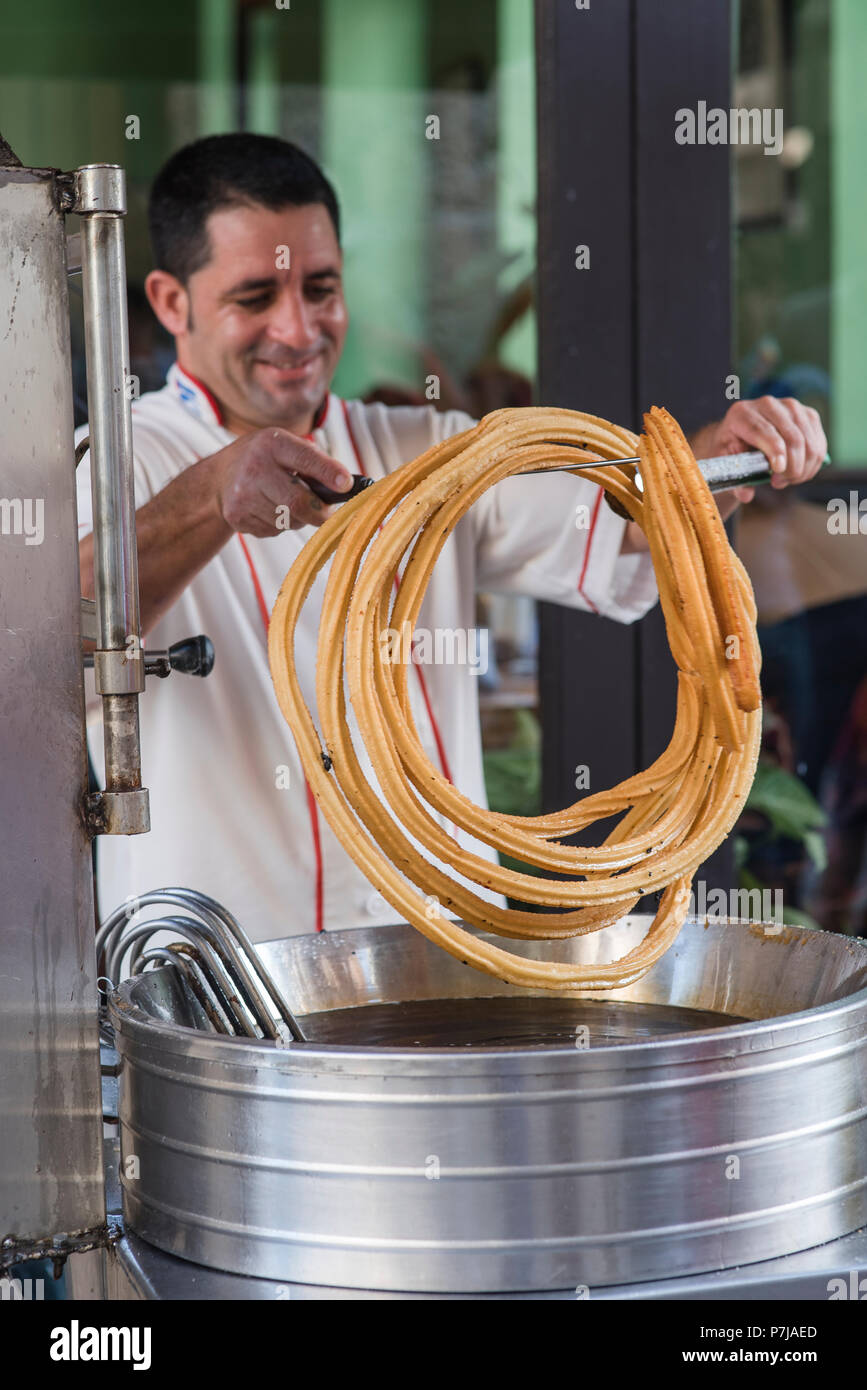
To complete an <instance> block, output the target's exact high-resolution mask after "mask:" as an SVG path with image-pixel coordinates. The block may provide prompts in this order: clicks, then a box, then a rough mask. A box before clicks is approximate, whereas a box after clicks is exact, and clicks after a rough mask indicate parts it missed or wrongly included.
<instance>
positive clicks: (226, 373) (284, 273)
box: [176, 203, 348, 433]
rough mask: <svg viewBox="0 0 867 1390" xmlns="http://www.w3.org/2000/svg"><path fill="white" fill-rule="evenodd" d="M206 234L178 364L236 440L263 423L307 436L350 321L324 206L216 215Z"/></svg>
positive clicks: (254, 207)
mask: <svg viewBox="0 0 867 1390" xmlns="http://www.w3.org/2000/svg"><path fill="white" fill-rule="evenodd" d="M207 231H208V240H209V244H210V251H211V254H210V259H209V260H208V263H207V265H205V266H203V267H202V269H201V270H197V271H195V273H194V274H193V275H191V276H190V279H189V282H188V284H187V293H188V295H189V301H190V306H189V307H190V316H189V320H188V323H187V330H186V331H185V332H181V333H177V334H176V337H177V342H178V360H179V361H180V363H181V366H182V367H186V368H187V369H188V370H189V371H190V372H191V373H192V374H193V376H196V377H198V378H199V379H200V380H201V381H202V382H203V383H204V384H205V385H206V386H207V387H208V388H209V390H210V391H211V392H212V393H213V394H214V395H215V396H216V398H217V400H218V401H219V403H220V405H221V406H222V408H223V413H224V416H225V419H226V424H227V426H228V428H230V429H233V430H234V431H235V433H241V432H242V431H243V429H245V428H246V429H251V428H254V429H256V428H261V427H263V426H266V425H279V426H281V427H282V428H284V429H290V430H294V431H295V432H296V433H306V432H307V431H308V430H309V429H310V426H311V423H312V419H313V416H314V414H315V412H316V409H317V407H318V406H319V405H320V404H321V403H322V401H323V399H324V397H325V394H326V392H327V390H328V388H329V385H330V383H331V380H332V377H333V376H334V372H335V370H336V368H337V363H338V361H339V359H340V353H341V351H342V348H343V343H344V339H345V337H346V329H347V324H348V315H347V312H346V304H345V302H344V298H343V286H342V281H341V270H342V258H341V254H340V247H339V245H338V243H337V237H336V235H335V232H334V226H333V224H332V221H331V218H330V216H329V214H328V211H327V209H326V208H325V206H324V205H323V204H322V203H310V204H308V205H306V206H304V207H286V208H283V209H281V210H280V211H278V212H272V211H271V210H270V209H268V208H265V207H262V206H261V205H260V204H255V205H244V206H241V207H230V208H222V209H220V211H218V212H215V213H212V214H211V216H210V217H209V218H208V222H207ZM286 248H288V254H287V249H286ZM287 261H288V269H287V268H286V263H287Z"/></svg>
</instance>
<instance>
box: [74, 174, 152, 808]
mask: <svg viewBox="0 0 867 1390" xmlns="http://www.w3.org/2000/svg"><path fill="white" fill-rule="evenodd" d="M74 179H75V194H74V202H73V206H72V208H71V211H73V212H76V213H78V215H79V217H80V218H81V271H82V291H83V298H84V327H85V356H86V362H87V406H88V415H89V423H88V429H89V432H90V470H91V485H92V491H93V537H94V549H93V567H94V593H95V599H96V622H97V634H98V635H97V644H96V651H95V652H94V676H95V681H96V689H97V691H98V692H99V694H100V695H101V696H102V702H103V728H104V740H105V791H104V792H100V793H97V794H96V795H95V797H93V798H92V799H91V811H92V819H93V828H94V829H95V830H96V831H97V832H98V833H102V834H109V835H136V834H141V833H142V832H143V831H146V830H149V829H150V814H149V808H148V793H147V790H146V789H145V788H144V787H142V785H141V744H140V739H139V710H138V696H139V693H140V692H141V691H143V690H144V688H145V673H144V659H143V655H142V647H141V619H140V616H139V592H138V552H137V550H136V536H135V490H134V484H133V463H132V416H131V413H130V402H129V395H128V362H129V334H128V330H127V311H126V265H125V260H124V241H123V218H124V216H125V214H126V187H125V179H124V173H123V170H122V169H121V168H119V167H118V166H117V165H115V164H88V165H84V166H83V167H82V168H80V169H77V170H76V172H75V176H74Z"/></svg>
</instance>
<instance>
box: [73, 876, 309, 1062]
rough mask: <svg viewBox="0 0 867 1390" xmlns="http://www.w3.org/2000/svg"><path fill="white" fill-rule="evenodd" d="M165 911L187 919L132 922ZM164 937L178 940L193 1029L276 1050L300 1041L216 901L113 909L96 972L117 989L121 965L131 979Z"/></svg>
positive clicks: (258, 962) (160, 893) (154, 900)
mask: <svg viewBox="0 0 867 1390" xmlns="http://www.w3.org/2000/svg"><path fill="white" fill-rule="evenodd" d="M166 906H168V907H183V908H186V909H187V914H188V915H185V916H183V917H177V916H172V917H168V918H163V917H159V918H157V919H156V920H154V919H153V917H151V919H150V920H148V921H140V922H136V918H137V917H139V916H140V914H141V913H142V912H149V911H152V909H153V908H155V907H166ZM190 914H191V915H190ZM167 929H169V930H171V931H172V932H174V934H175V936H176V937H177V936H180V937H181V942H180V943H179V944H178V945H177V946H176V947H175V948H174V949H175V950H176V952H182V953H183V957H182V958H180V959H176V960H175V962H174V963H175V964H176V965H177V967H178V969H179V970H180V972H181V973H182V975H183V976H184V979H185V982H186V983H187V984H188V985H189V986H190V989H191V994H192V999H191V1003H192V1004H193V1005H194V1006H195V1005H196V1004H198V1005H199V1007H200V1013H199V1014H198V1015H197V1016H196V1021H197V1023H198V1024H199V1025H200V1026H201V1027H205V1028H207V1027H208V1025H209V1023H210V1025H211V1026H212V1027H214V1028H215V1029H216V1031H217V1032H222V1033H231V1034H234V1035H237V1036H239V1037H248V1038H265V1039H268V1040H269V1041H272V1042H276V1043H278V1044H280V1045H283V1044H284V1043H287V1042H291V1041H292V1040H293V1039H295V1040H300V1041H303V1040H304V1033H303V1031H302V1029H301V1028H300V1026H299V1024H298V1021H297V1019H296V1018H295V1015H294V1014H293V1012H292V1010H291V1008H290V1006H289V1005H288V1004H287V1002H286V1000H285V999H284V998H283V996H282V995H281V993H280V991H279V989H278V988H277V986H276V984H275V983H274V980H273V979H272V977H271V974H270V972H269V971H268V969H267V967H266V966H265V965H264V963H263V961H262V959H261V957H260V956H259V955H258V954H257V952H256V950H255V948H254V946H253V944H252V942H251V941H250V940H249V938H248V937H247V935H246V933H245V932H244V931H243V930H242V928H241V926H240V925H239V923H238V922H237V921H236V920H235V918H234V917H233V916H232V914H231V913H230V912H227V911H226V909H225V908H224V907H222V906H221V905H220V904H219V903H218V902H216V901H215V900H214V899H213V898H209V897H207V896H206V895H205V894H204V893H197V892H195V891H194V890H193V889H190V888H160V889H157V890H155V891H154V892H151V893H142V894H141V895H140V896H139V897H137V898H133V899H132V900H131V901H128V902H126V903H124V904H122V906H121V907H119V908H117V909H116V911H114V912H113V913H112V914H111V915H110V916H109V917H107V918H106V920H105V922H103V924H102V926H101V927H100V929H99V932H98V933H97V939H96V950H97V960H98V964H99V968H100V970H101V971H102V972H103V974H104V975H106V976H107V977H108V979H109V980H110V981H112V982H114V983H118V982H119V981H120V980H121V979H123V978H124V974H125V970H124V963H125V962H126V963H127V965H128V968H129V972H130V973H133V974H134V973H136V971H137V970H138V969H139V968H140V966H141V964H142V963H143V961H144V958H145V957H148V956H150V955H152V953H151V952H149V951H148V949H147V948H148V946H149V945H151V944H152V943H151V939H152V938H153V937H159V936H162V935H163V934H164V933H165V931H166V930H167ZM169 949H170V950H172V949H173V948H172V947H171V946H170V947H169ZM162 954H163V953H162V949H160V955H162ZM202 1009H203V1010H204V1016H203V1015H202V1014H201V1010H202Z"/></svg>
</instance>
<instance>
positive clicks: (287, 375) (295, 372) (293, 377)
mask: <svg viewBox="0 0 867 1390" xmlns="http://www.w3.org/2000/svg"><path fill="white" fill-rule="evenodd" d="M320 356H321V354H320V353H318V352H313V353H311V354H310V356H309V357H303V358H302V359H301V361H300V362H287V363H282V364H281V363H278V362H266V361H265V360H264V359H263V358H259V357H257V358H256V359H255V362H256V365H257V366H259V367H267V368H268V370H269V371H271V372H273V373H274V375H275V376H277V377H282V378H283V379H284V380H285V381H297V380H300V379H301V378H302V377H304V376H306V375H307V373H308V372H309V371H310V369H311V368H312V367H314V366H315V364H316V363H317V361H318V360H319V357H320Z"/></svg>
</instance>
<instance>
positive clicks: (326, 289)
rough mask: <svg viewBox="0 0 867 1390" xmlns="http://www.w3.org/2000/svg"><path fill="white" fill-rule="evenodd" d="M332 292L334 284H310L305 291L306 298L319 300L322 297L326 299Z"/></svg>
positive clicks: (333, 291)
mask: <svg viewBox="0 0 867 1390" xmlns="http://www.w3.org/2000/svg"><path fill="white" fill-rule="evenodd" d="M334 293H335V286H334V285H311V287H310V289H309V290H308V291H307V298H308V299H315V300H318V301H321V300H323V299H328V298H329V297H330V296H331V295H332V294H334Z"/></svg>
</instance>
